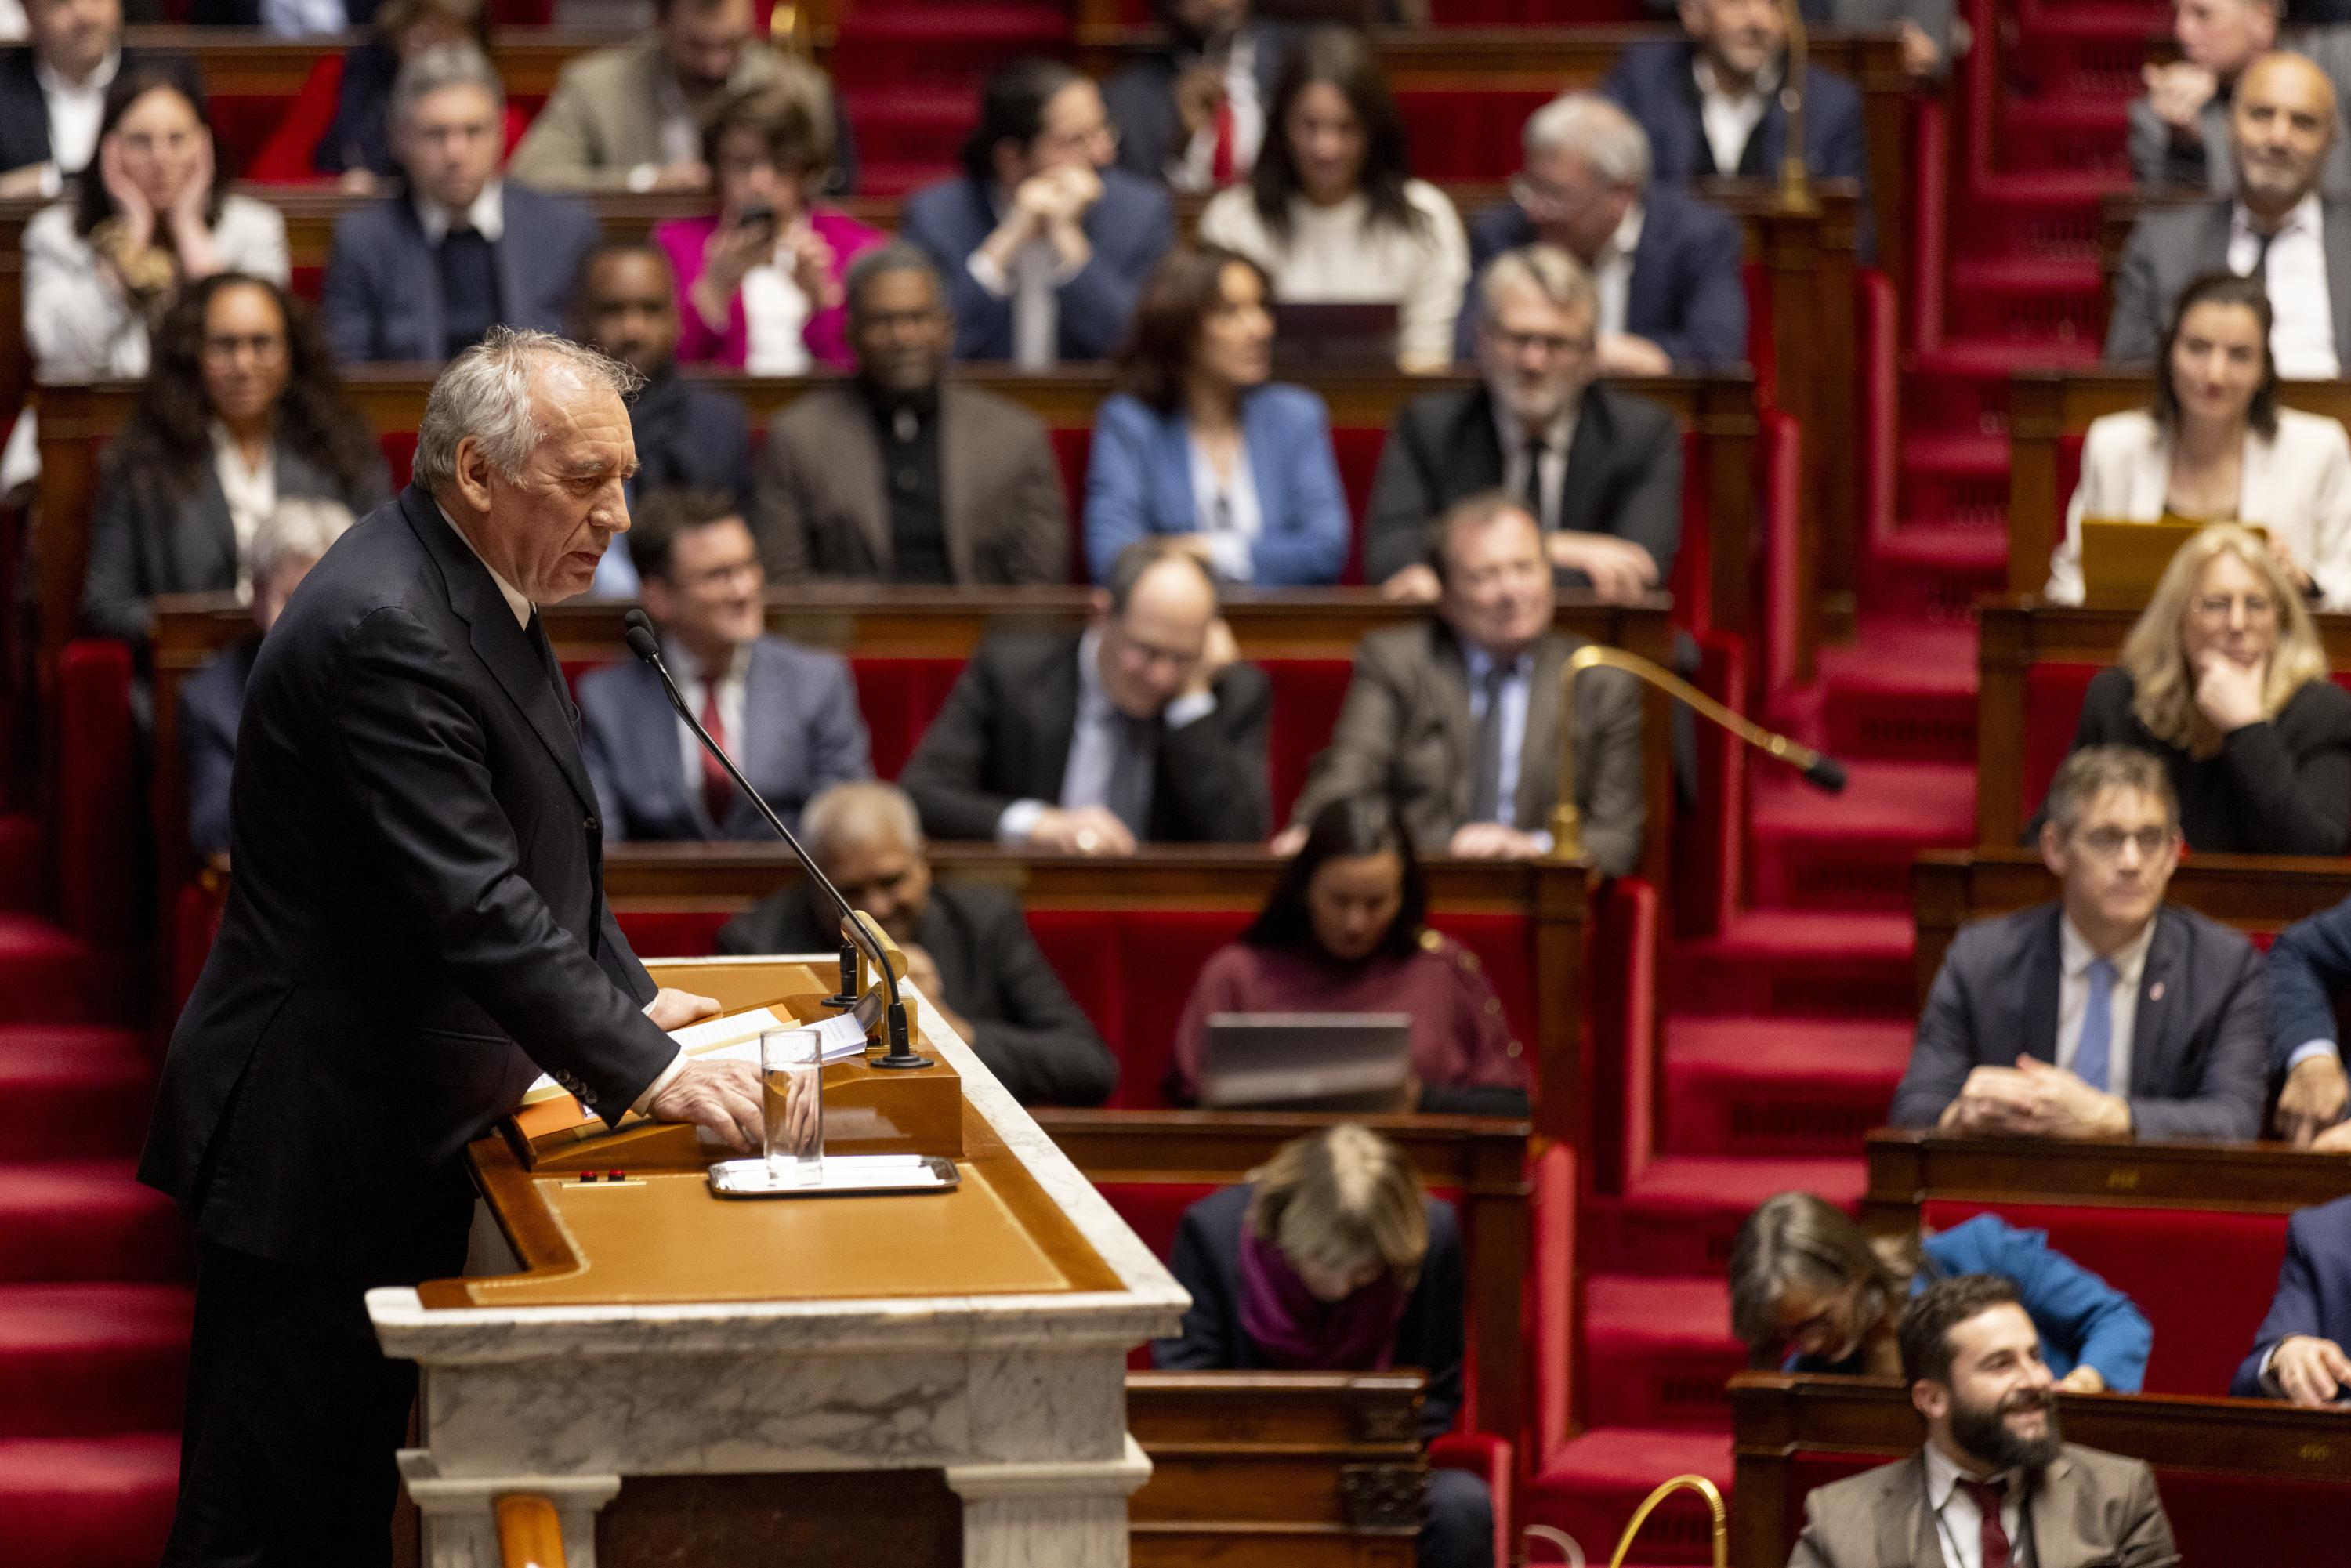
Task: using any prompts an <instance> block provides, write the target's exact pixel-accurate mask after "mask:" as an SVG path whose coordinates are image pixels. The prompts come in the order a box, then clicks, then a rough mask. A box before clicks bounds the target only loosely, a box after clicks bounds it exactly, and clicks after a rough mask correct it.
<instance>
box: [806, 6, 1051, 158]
mask: <svg viewBox="0 0 2351 1568" xmlns="http://www.w3.org/2000/svg"><path fill="white" fill-rule="evenodd" d="M1069 42H1070V13H1069V11H1068V9H1067V8H1066V7H1064V6H1059V5H935V4H931V5H872V4H869V3H863V0H861V4H859V5H856V6H853V7H851V8H848V11H847V14H846V15H844V16H842V17H841V26H840V29H839V32H838V35H837V41H836V42H835V44H834V46H833V49H832V53H831V57H830V58H829V60H828V62H827V63H828V65H829V67H830V68H831V72H832V78H833V80H834V81H836V82H838V83H839V84H840V85H841V89H842V90H843V92H844V93H846V94H847V95H848V103H849V110H850V120H851V123H852V124H853V125H855V126H856V128H857V134H858V144H859V148H860V152H861V154H862V149H863V146H864V139H865V134H866V125H865V120H864V119H863V114H862V110H861V108H860V100H861V95H862V94H863V93H865V92H866V91H868V90H869V89H875V88H889V87H950V88H955V89H961V90H963V91H965V92H967V93H968V92H969V91H970V90H971V89H976V88H977V86H978V84H979V82H980V80H981V79H982V78H985V77H986V76H987V74H988V73H989V72H990V71H993V70H994V69H996V68H998V66H1001V65H1003V64H1005V63H1007V62H1008V61H1010V60H1013V59H1017V58H1019V57H1023V56H1028V55H1056V56H1058V55H1061V54H1065V53H1066V52H1067V51H1068V47H1069ZM968 128H969V127H968V125H967V126H966V129H968ZM951 150H952V149H951V148H950V151H951Z"/></svg>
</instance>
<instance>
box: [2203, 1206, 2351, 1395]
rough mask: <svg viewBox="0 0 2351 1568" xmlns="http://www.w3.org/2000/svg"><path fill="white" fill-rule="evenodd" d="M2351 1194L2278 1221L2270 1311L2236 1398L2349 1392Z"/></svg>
mask: <svg viewBox="0 0 2351 1568" xmlns="http://www.w3.org/2000/svg"><path fill="white" fill-rule="evenodd" d="M2346 1343H2351V1197H2338V1198H2336V1199H2335V1201H2334V1202H2333V1203H2322V1204H2320V1205H2319V1206H2318V1207H2315V1208H2305V1209H2304V1210H2303V1211H2302V1212H2300V1213H2299V1214H2296V1215H2295V1216H2294V1218H2293V1219H2291V1220H2289V1221H2288V1222H2287V1223H2286V1228H2285V1262H2284V1263H2283V1265H2282V1266H2281V1267H2280V1268H2279V1270H2278V1288H2277V1294H2276V1295H2275V1296H2274V1297H2273V1298H2271V1301H2270V1315H2269V1316H2267V1317H2265V1318H2263V1319H2262V1326H2261V1328H2260V1330H2259V1331H2258V1332H2256V1333H2254V1335H2253V1352H2252V1354H2251V1355H2248V1356H2247V1357H2245V1360H2244V1364H2242V1365H2241V1366H2239V1367H2238V1368H2237V1375H2236V1377H2235V1378H2234V1379H2233V1380H2231V1383H2230V1384H2229V1392H2230V1393H2231V1394H2232V1395H2234V1396H2237V1397H2238V1398H2240V1399H2288V1400H2291V1401H2293V1402H2294V1404H2296V1405H2303V1406H2321V1405H2341V1404H2344V1403H2345V1402H2346V1400H2345V1396H2346V1392H2351V1354H2346V1353H2345V1351H2344V1348H2343V1347H2344V1346H2345V1345H2346Z"/></svg>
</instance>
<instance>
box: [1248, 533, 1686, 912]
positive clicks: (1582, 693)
mask: <svg viewBox="0 0 2351 1568" xmlns="http://www.w3.org/2000/svg"><path fill="white" fill-rule="evenodd" d="M1428 565H1429V569H1430V570H1431V571H1432V572H1433V573H1434V574H1435V576H1436V578H1437V604H1436V612H1435V613H1434V614H1433V615H1432V616H1431V617H1430V618H1429V619H1428V620H1426V621H1425V622H1421V623H1420V624H1418V625H1414V626H1399V627H1396V628H1395V629H1393V630H1391V631H1385V632H1373V633H1372V634H1371V635H1369V636H1367V637H1365V638H1364V640H1363V642H1362V643H1360V644H1359V645H1358V646H1357V647H1356V649H1355V673H1354V676H1353V679H1352V680H1351V681H1350V682H1349V683H1348V685H1347V697H1346V702H1345V704H1344V706H1342V707H1341V708H1340V710H1339V721H1338V724H1337V725H1336V726H1335V727H1333V729H1332V734H1331V744H1330V747H1328V748H1327V749H1326V750H1324V751H1323V753H1322V755H1321V756H1320V757H1317V758H1315V759H1314V769H1313V773H1312V775H1311V777H1310V778H1309V779H1307V782H1306V789H1305V790H1304V792H1303V793H1302V794H1301V796H1300V797H1299V800H1298V809H1297V810H1296V811H1295V812H1294V813H1293V814H1292V816H1291V818H1290V822H1291V825H1290V828H1288V829H1287V830H1285V831H1284V833H1283V835H1282V836H1281V837H1280V838H1278V839H1276V840H1275V841H1274V847H1275V849H1276V850H1277V851H1279V852H1284V853H1287V852H1290V851H1291V850H1294V849H1295V848H1297V847H1298V844H1299V843H1300V842H1301V841H1302V839H1303V836H1304V834H1305V831H1306V824H1308V823H1309V822H1311V821H1313V820H1314V816H1315V813H1316V812H1318V811H1320V810H1322V808H1323V806H1324V805H1325V804H1327V803H1328V802H1330V801H1332V800H1341V799H1344V798H1347V797H1350V796H1356V795H1375V796H1381V797H1384V799H1386V800H1389V801H1390V802H1392V803H1393V804H1394V805H1395V809H1396V811H1397V813H1398V814H1399V815H1400V816H1401V817H1402V818H1403V820H1404V824H1405V829H1406V831H1409V832H1410V833H1411V834H1412V841H1413V843H1414V844H1415V845H1416V847H1417V848H1418V849H1419V850H1420V852H1422V853H1423V854H1448V855H1466V856H1469V857H1472V858H1478V859H1516V858H1523V857H1528V856H1532V855H1539V854H1545V853H1548V852H1550V850H1551V848H1552V837H1551V833H1550V831H1549V829H1548V826H1547V824H1548V823H1549V822H1550V821H1551V812H1552V807H1553V806H1554V805H1556V804H1557V803H1558V800H1559V716H1560V700H1559V685H1560V671H1561V669H1562V666H1564V665H1565V664H1566V663H1567V656H1568V655H1569V654H1570V653H1573V652H1574V651H1575V650H1576V649H1578V648H1580V647H1582V646H1583V639H1581V638H1577V637H1571V636H1568V635H1567V634H1566V633H1564V632H1555V631H1553V630H1552V608H1553V606H1554V604H1555V602H1556V597H1555V591H1554V590H1553V589H1552V574H1551V568H1550V565H1549V563H1548V562H1546V561H1545V560H1544V559H1543V553H1542V540H1541V536H1540V535H1539V534H1538V533H1537V532H1536V529H1535V522H1534V519H1533V518H1532V517H1530V516H1529V515H1528V514H1527V509H1526V507H1525V505H1524V504H1523V503H1522V502H1520V501H1519V500H1518V499H1517V498H1515V497H1511V496H1510V495H1507V494H1505V493H1503V492H1501V491H1499V490H1489V491H1485V492H1483V493H1481V494H1479V495H1475V496H1470V497H1467V498H1465V499H1463V500H1460V501H1458V502H1456V503H1455V504H1454V505H1453V506H1452V507H1448V508H1447V510H1446V512H1445V515H1444V516H1443V517H1439V518H1438V519H1437V522H1436V523H1435V524H1434V525H1433V526H1432V527H1431V528H1430V530H1429V546H1428ZM1640 690H1641V688H1640V685H1639V683H1638V682H1636V681H1635V680H1634V679H1633V678H1632V677H1631V676H1629V675H1626V674H1624V673H1622V672H1621V671H1617V670H1605V669H1603V670H1587V671H1585V672H1584V673H1583V674H1580V675H1578V676H1577V677H1576V681H1575V721H1574V722H1575V803H1576V807H1577V809H1578V810H1579V811H1580V812H1581V813H1582V815H1583V849H1584V852H1585V853H1586V854H1588V855H1590V856H1591V857H1592V863H1593V865H1594V866H1595V867H1597V868H1598V869H1599V870H1600V871H1601V872H1602V873H1604V874H1605V875H1608V876H1622V875H1624V874H1625V873H1627V872H1629V871H1631V870H1632V869H1633V868H1634V867H1635V865H1637V864H1638V863H1639V862H1640V859H1641V826H1642V818H1643V815H1644V813H1645V812H1646V801H1645V800H1644V798H1643V795H1642V788H1641V696H1640Z"/></svg>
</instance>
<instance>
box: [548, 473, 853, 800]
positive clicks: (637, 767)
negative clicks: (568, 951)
mask: <svg viewBox="0 0 2351 1568" xmlns="http://www.w3.org/2000/svg"><path fill="white" fill-rule="evenodd" d="M628 537H629V555H630V557H631V559H632V560H633V561H634V562H635V564H636V569H637V574H638V576H639V577H640V578H642V579H643V593H644V603H645V613H647V614H648V615H650V616H652V617H653V623H654V624H655V625H656V626H658V627H660V628H661V633H662V643H663V646H664V650H665V652H664V655H663V656H664V660H665V661H666V662H667V664H669V667H670V668H671V670H672V671H674V673H675V674H676V675H677V681H678V688H679V690H680V692H681V693H682V694H683V695H684V698H685V702H686V706H689V707H691V708H693V709H694V710H695V716H697V717H698V718H700V719H701V720H702V726H703V727H704V728H705V729H707V730H708V731H710V734H711V737H713V738H714V739H716V741H717V742H718V743H719V744H720V745H721V746H724V747H726V749H727V751H728V752H730V753H731V754H732V755H733V756H734V758H735V760H736V762H737V765H739V766H740V767H741V768H742V769H743V772H744V774H745V776H746V777H747V778H748V779H750V780H751V782H752V784H753V785H754V786H755V787H756V788H757V789H758V791H759V792H760V793H761V794H762V795H765V796H766V797H767V798H768V802H769V803H770V804H771V805H773V806H774V807H775V808H776V810H777V812H778V814H779V815H781V816H782V817H783V818H784V820H785V821H798V820H799V813H800V808H801V807H802V806H804V805H806V804H807V803H808V802H809V800H811V799H812V798H813V797H814V796H816V795H817V793H818V792H819V791H820V790H822V789H826V788H828V787H830V786H831V785H834V784H839V783H841V782H842V781H844V780H846V779H870V778H872V776H873V766H872V761H871V759H870V757H869V754H868V749H867V743H866V736H865V719H864V717H863V716H862V714H861V713H860V711H859V709H858V706H857V689H856V686H855V685H853V684H852V681H851V680H850V676H849V666H848V665H847V664H845V663H843V662H842V661H841V657H840V655H838V654H836V653H819V652H817V651H816V650H815V649H813V648H803V647H801V646H800V645H799V644H798V643H789V642H787V641H785V640H784V639H783V638H781V637H770V636H768V635H766V634H765V627H766V601H765V595H766V591H767V586H768V580H767V574H766V573H765V572H764V571H762V570H760V567H759V550H758V546H757V545H756V544H754V543H753V542H752V539H751V529H750V528H749V526H748V525H747V524H746V523H745V522H744V521H743V515H742V512H741V510H740V509H739V508H738V507H737V506H736V504H735V500H734V497H730V496H728V495H726V494H725V493H724V492H722V491H709V490H661V491H656V492H655V493H654V494H653V495H652V496H649V497H644V498H643V500H642V501H641V503H640V505H639V507H638V508H637V513H636V517H635V518H634V521H633V523H632V527H631V528H630V529H629V536H628ZM580 727H581V740H582V747H581V749H582V751H583V752H584V754H585V760H586V762H587V764H588V777H589V779H590V781H591V782H593V783H594V785H595V787H596V800H597V804H598V807H599V810H600V812H601V816H602V817H603V820H604V836H605V838H606V839H607V840H621V839H640V840H673V841H674V840H689V841H691V840H726V839H758V840H765V839H767V838H768V836H769V833H770V830H769V829H768V826H767V821H766V819H765V818H764V817H762V816H761V815H760V813H759V809H758V806H757V805H755V804H753V803H752V801H751V800H749V798H748V797H747V796H745V795H744V793H743V792H742V791H741V790H740V789H737V788H736V787H735V783H734V780H733V779H729V778H728V777H727V775H726V769H725V768H721V767H720V766H719V765H718V763H717V761H716V759H715V758H712V757H711V756H710V755H709V754H708V753H707V752H705V750H704V749H703V748H702V745H701V743H700V742H699V741H697V740H696V739H695V736H694V732H693V731H692V729H690V728H689V727H687V726H686V724H685V722H684V720H682V719H680V718H678V717H677V716H676V715H675V713H674V711H673V710H672V709H671V707H670V703H669V695H668V694H667V693H666V692H665V691H664V690H663V688H662V684H661V677H660V676H659V675H658V674H655V673H654V671H653V668H652V666H650V665H648V664H639V663H637V662H636V661H635V660H625V661H623V662H622V663H621V664H614V665H612V666H611V668H609V669H603V670H599V671H597V672H596V673H595V674H591V675H589V676H588V677H586V678H585V679H583V680H582V681H581V682H580Z"/></svg>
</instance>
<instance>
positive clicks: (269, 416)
mask: <svg viewBox="0 0 2351 1568" xmlns="http://www.w3.org/2000/svg"><path fill="white" fill-rule="evenodd" d="M391 493H392V487H391V485H390V484H389V482H388V481H387V479H386V476H385V473H384V465H383V457H382V455H381V453H380V452H379V451H378V450H377V448H376V444H375V438H374V437H373V436H372V435H371V434H370V433H369V431H368V428H367V424H366V422H365V421H363V420H361V419H360V415H359V412H358V411H357V410H356V409H354V408H352V407H351V405H350V402H347V401H346V400H345V399H344V397H343V394H342V389H341V386H340V382H338V381H337V380H336V377H335V368H334V361H333V359H332V358H331V356H329V353H328V351H327V342H326V339H325V338H324V337H323V336H322V335H321V334H320V333H319V329H318V326H317V324H316V322H315V321H314V320H313V319H312V317H311V315H310V312H309V309H308V307H306V306H305V305H303V304H302V303H301V302H300V301H298V300H295V299H292V298H289V297H288V296H287V293H286V291H285V290H284V289H283V288H282V287H279V286H278V285H277V284H276V283H274V282H271V281H269V280H267V279H266V278H258V277H246V276H245V275H243V274H241V273H231V272H222V273H215V274H214V275H213V276H211V277H206V278H204V279H201V280H200V281H198V282H197V283H195V284H194V285H193V286H192V287H189V288H188V289H187V290H186V291H185V292H184V293H183V294H182V295H181V297H180V298H179V299H178V300H177V302H175V303H174V304H173V305H172V308H171V310H170V311H169V312H168V313H167V314H166V315H165V316H164V318H163V321H162V326H161V327H159V328H158V329H157V330H156V338H155V366H154V370H153V371H152V372H151V373H150V374H149V376H148V378H147V384H146V385H145V386H144V387H142V388H141V389H140V392H139V402H138V403H137V405H136V406H135V407H133V409H132V410H131V419H130V422H129V423H127V424H126V425H125V426H124V427H123V430H122V434H120V435H119V436H117V437H116V438H115V440H114V443H113V444H112V445H111V446H110V447H109V448H108V450H107V455H106V467H105V471H104V475H103V477H102V478H101V480H100V482H99V496H98V511H97V515H96V517H95V518H94V519H93V521H92V523H91V526H90V542H89V572H88V575H87V576H86V577H85V578H84V579H83V580H82V602H81V612H82V623H83V625H84V626H85V627H86V628H87V629H88V630H89V631H90V632H93V633H95V634H96V635H99V636H101V637H120V638H121V639H123V640H125V641H126V642H130V643H134V644H143V643H145V641H146V639H147V634H148V631H149V629H150V628H151V627H152V625H153V622H154V609H153V605H152V600H153V598H154V596H155V595H156V594H159V593H220V592H228V591H248V590H249V587H250V580H249V577H248V575H247V571H246V559H245V557H246V545H247V543H248V542H249V541H250V540H251V538H253V535H254V533H255V531H256V529H257V528H259V527H260V525H261V522H262V520H263V519H264V518H266V517H268V516H269V514H270V513H271V512H272V511H273V510H275V509H276V507H277V502H278V500H279V498H280V497H293V496H308V497H320V498H324V499H330V500H336V501H340V502H341V503H342V504H343V505H344V506H346V507H350V511H351V514H352V515H353V516H354V517H363V516H365V515H366V514H367V513H368V511H369V510H371V508H373V507H376V506H377V505H379V504H380V503H381V502H382V501H383V500H385V499H386V498H387V497H390V495H391Z"/></svg>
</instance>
